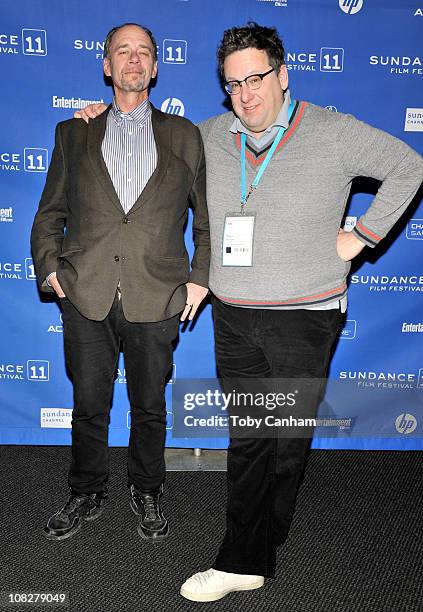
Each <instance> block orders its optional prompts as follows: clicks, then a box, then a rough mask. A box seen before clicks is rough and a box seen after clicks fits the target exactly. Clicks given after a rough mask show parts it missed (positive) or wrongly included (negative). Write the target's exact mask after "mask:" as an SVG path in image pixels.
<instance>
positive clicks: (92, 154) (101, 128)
mask: <svg viewBox="0 0 423 612" xmlns="http://www.w3.org/2000/svg"><path fill="white" fill-rule="evenodd" d="M111 108H112V105H111V104H110V105H109V106H108V107H107V109H106V111H105V112H104V113H102V114H101V115H99V116H98V117H96V118H95V119H90V121H89V122H88V136H87V149H88V158H89V160H90V162H91V165H92V168H93V171H94V174H95V176H96V177H97V179H98V181H99V183H100V185H101V186H102V188H103V190H104V193H105V194H106V196H107V197H108V199H109V200H110V202H111V203H112V204H113V205H114V206H116V208H117V209H118V210H119V212H121V213H123V214H124V210H123V208H122V205H121V203H120V201H119V198H118V196H117V193H116V191H115V188H114V186H113V182H112V179H111V178H110V174H109V172H108V170H107V166H106V164H105V163H104V159H103V154H102V152H101V144H102V142H103V138H104V134H105V132H106V122H107V116H108V114H109V112H110V109H111Z"/></svg>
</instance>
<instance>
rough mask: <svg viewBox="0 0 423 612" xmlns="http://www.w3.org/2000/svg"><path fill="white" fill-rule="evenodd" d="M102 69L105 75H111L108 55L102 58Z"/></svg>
mask: <svg viewBox="0 0 423 612" xmlns="http://www.w3.org/2000/svg"><path fill="white" fill-rule="evenodd" d="M103 70H104V74H105V75H106V77H110V76H112V71H111V69H110V60H109V58H108V57H105V58H104V59H103Z"/></svg>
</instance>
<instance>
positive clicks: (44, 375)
mask: <svg viewBox="0 0 423 612" xmlns="http://www.w3.org/2000/svg"><path fill="white" fill-rule="evenodd" d="M26 375H27V378H28V380H33V381H35V382H48V381H49V379H50V363H49V362H48V361H44V360H41V359H33V360H31V361H27V362H26Z"/></svg>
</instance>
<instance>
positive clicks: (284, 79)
mask: <svg viewBox="0 0 423 612" xmlns="http://www.w3.org/2000/svg"><path fill="white" fill-rule="evenodd" d="M278 79H279V83H280V84H281V87H282V89H283V90H284V91H285V89H288V81H289V77H288V68H287V67H286V65H285V64H283V65H282V66H281V67H280V70H279V74H278Z"/></svg>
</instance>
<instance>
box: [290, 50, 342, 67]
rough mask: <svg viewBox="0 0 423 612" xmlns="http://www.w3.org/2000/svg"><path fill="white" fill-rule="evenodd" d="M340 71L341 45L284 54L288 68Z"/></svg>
mask: <svg viewBox="0 0 423 612" xmlns="http://www.w3.org/2000/svg"><path fill="white" fill-rule="evenodd" d="M317 66H319V70H320V72H342V71H343V70H344V49H343V48H342V47H321V48H320V51H319V53H317V52H313V51H300V52H297V51H293V52H289V53H287V54H286V67H287V68H288V70H295V71H300V72H316V71H317Z"/></svg>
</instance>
